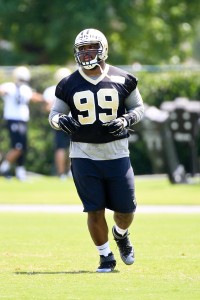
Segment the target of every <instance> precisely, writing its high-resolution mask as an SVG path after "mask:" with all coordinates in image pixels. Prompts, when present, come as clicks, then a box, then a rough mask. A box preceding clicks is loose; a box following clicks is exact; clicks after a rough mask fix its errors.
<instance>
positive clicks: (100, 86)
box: [55, 64, 137, 143]
mask: <svg viewBox="0 0 200 300" xmlns="http://www.w3.org/2000/svg"><path fill="white" fill-rule="evenodd" d="M136 86H137V79H136V78H135V77H134V76H133V75H131V74H129V73H127V72H125V71H123V70H121V69H119V68H116V67H113V66H110V65H108V64H107V65H106V68H105V70H104V72H103V73H102V74H101V75H100V77H98V78H97V79H92V77H88V76H86V75H85V74H84V73H83V71H82V70H81V69H79V70H77V71H75V72H74V73H73V74H71V75H70V76H68V77H66V78H64V79H63V80H61V81H60V82H59V84H58V85H57V87H56V92H55V95H56V97H57V98H59V99H61V100H63V101H64V102H66V103H67V104H68V105H69V107H70V110H71V115H72V117H73V118H74V119H75V120H77V121H79V122H80V124H81V128H80V130H79V131H78V133H75V134H73V135H72V137H71V139H72V141H75V142H83V143H108V142H111V141H114V140H118V139H122V138H125V137H128V131H127V130H126V129H125V130H124V132H123V133H122V134H121V135H120V136H113V135H112V134H110V133H108V129H107V127H106V126H103V125H102V124H103V123H106V122H109V121H111V120H113V119H116V118H118V117H120V116H122V115H123V114H124V113H126V108H125V105H124V101H125V99H126V98H127V97H128V96H129V95H130V94H131V92H132V91H133V90H134V89H135V88H136Z"/></svg>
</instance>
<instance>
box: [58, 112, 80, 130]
mask: <svg viewBox="0 0 200 300" xmlns="http://www.w3.org/2000/svg"><path fill="white" fill-rule="evenodd" d="M52 125H53V126H54V127H55V128H56V129H62V130H63V131H65V132H66V133H67V134H73V133H75V132H76V131H77V130H78V129H79V128H80V126H81V124H80V123H79V122H78V121H76V120H75V119H74V118H72V117H69V116H67V115H59V114H57V115H55V116H54V117H53V118H52Z"/></svg>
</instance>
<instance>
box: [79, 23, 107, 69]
mask: <svg viewBox="0 0 200 300" xmlns="http://www.w3.org/2000/svg"><path fill="white" fill-rule="evenodd" d="M91 44H99V48H98V49H97V50H95V51H97V55H96V57H95V58H94V59H92V60H90V61H87V62H82V61H81V60H80V55H81V54H84V50H82V51H80V50H79V47H81V46H84V45H91ZM88 51H94V50H88ZM88 51H86V52H88ZM74 57H75V60H76V62H77V63H78V64H79V65H80V66H82V67H83V68H85V69H93V68H94V67H96V66H97V65H99V62H100V61H102V60H106V59H107V57H108V42H107V39H106V37H105V36H104V34H103V33H102V32H101V31H99V30H97V29H92V28H90V29H85V30H83V31H81V32H80V33H79V34H78V35H77V37H76V39H75V44H74Z"/></svg>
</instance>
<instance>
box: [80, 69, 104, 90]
mask: <svg viewBox="0 0 200 300" xmlns="http://www.w3.org/2000/svg"><path fill="white" fill-rule="evenodd" d="M108 70H109V65H108V64H106V66H105V69H104V70H103V73H102V74H101V75H100V76H99V77H98V78H96V79H93V78H92V77H90V76H87V75H86V74H85V73H84V72H83V70H82V68H81V67H80V68H79V73H80V74H81V76H82V77H83V78H84V79H85V80H87V81H88V82H90V83H92V84H94V85H97V84H98V83H99V82H100V81H101V80H102V79H103V78H104V77H105V76H106V75H107V74H108Z"/></svg>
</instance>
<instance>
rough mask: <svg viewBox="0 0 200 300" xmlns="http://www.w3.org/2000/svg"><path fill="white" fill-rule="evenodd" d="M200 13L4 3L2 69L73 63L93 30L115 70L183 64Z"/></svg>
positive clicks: (142, 1)
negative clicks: (82, 35) (82, 36)
mask: <svg viewBox="0 0 200 300" xmlns="http://www.w3.org/2000/svg"><path fill="white" fill-rule="evenodd" d="M199 11H200V3H199V1H197V0H193V1H192V2H191V1H189V0H181V1H175V0H169V1H165V0H132V1H131V0H123V1H120V0H118V1H117V0H110V1H109V0H101V1H97V0H87V1H86V0H81V1H80V0H68V1H66V0H57V1H52V2H50V1H47V0H42V1H40V0H9V1H6V0H0V51H1V55H0V64H1V65H11V64H22V63H23V64H36V65H38V64H65V63H69V62H70V61H71V60H72V59H73V53H72V52H73V50H72V45H73V43H74V39H75V36H76V35H77V34H78V33H79V32H80V31H81V30H82V29H84V28H89V27H93V28H98V29H100V30H101V31H102V32H104V33H105V35H106V36H107V38H108V41H109V46H110V51H109V61H110V62H111V63H113V64H118V65H120V64H131V63H133V62H135V61H138V62H140V63H141V64H159V63H169V62H183V61H184V60H185V59H186V58H187V57H190V56H191V55H192V52H193V50H192V43H193V40H194V37H195V26H196V24H197V21H198V20H199ZM7 42H9V43H10V44H9V43H7ZM9 45H10V48H9ZM73 62H74V61H73Z"/></svg>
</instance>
